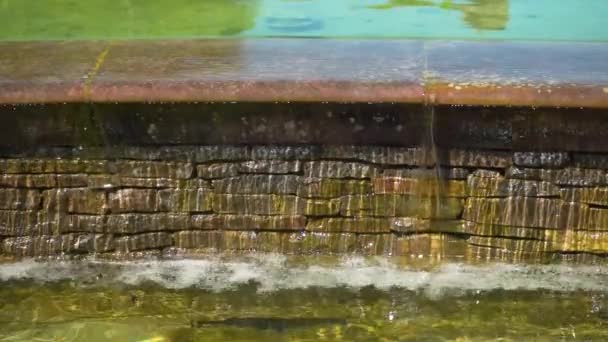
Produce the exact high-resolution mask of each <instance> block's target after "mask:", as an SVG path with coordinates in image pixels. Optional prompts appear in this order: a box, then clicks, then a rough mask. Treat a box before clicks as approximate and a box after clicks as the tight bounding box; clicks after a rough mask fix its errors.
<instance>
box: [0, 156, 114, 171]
mask: <svg viewBox="0 0 608 342" xmlns="http://www.w3.org/2000/svg"><path fill="white" fill-rule="evenodd" d="M109 169H110V163H109V162H107V161H105V160H81V159H0V170H2V172H3V173H5V174H27V173H30V174H39V173H56V174H59V173H87V174H95V173H107V172H108V170H109Z"/></svg>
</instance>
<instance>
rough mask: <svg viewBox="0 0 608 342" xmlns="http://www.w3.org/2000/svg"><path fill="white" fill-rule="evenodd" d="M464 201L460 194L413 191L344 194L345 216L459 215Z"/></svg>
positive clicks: (343, 211)
mask: <svg viewBox="0 0 608 342" xmlns="http://www.w3.org/2000/svg"><path fill="white" fill-rule="evenodd" d="M461 212H462V201H461V200H459V199H456V198H441V199H436V198H429V197H426V198H420V197H416V196H409V195H395V194H380V195H355V196H345V197H342V198H340V214H341V215H343V216H386V217H395V216H403V217H416V218H431V217H432V218H438V219H441V218H444V219H453V218H458V217H459V216H460V213H461Z"/></svg>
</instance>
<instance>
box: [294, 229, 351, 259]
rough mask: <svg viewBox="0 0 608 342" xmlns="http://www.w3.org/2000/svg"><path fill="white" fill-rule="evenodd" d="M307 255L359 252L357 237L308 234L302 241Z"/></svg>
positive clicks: (335, 234)
mask: <svg viewBox="0 0 608 342" xmlns="http://www.w3.org/2000/svg"><path fill="white" fill-rule="evenodd" d="M302 250H303V252H304V253H306V254H346V253H354V252H355V251H356V250H357V235H356V234H353V233H333V234H332V233H320V232H311V233H306V234H305V235H304V237H303V239H302Z"/></svg>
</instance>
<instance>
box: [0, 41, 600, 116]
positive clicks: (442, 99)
mask: <svg viewBox="0 0 608 342" xmlns="http://www.w3.org/2000/svg"><path fill="white" fill-rule="evenodd" d="M0 51H1V52H0V103H4V104H16V103H61V102H164V101H177V102H196V101H213V102H218V101H219V102H221V101H239V102H241V101H248V102H273V101H279V102H287V101H300V102H301V101H306V102H323V101H329V102H400V103H433V104H466V105H501V106H504V105H517V106H556V107H593V108H606V107H608V47H607V46H605V45H603V44H592V43H574V44H573V43H568V44H565V43H536V42H535V43H524V42H517V43H516V42H436V41H435V42H423V41H410V40H331V39H328V40H327V39H324V40H320V39H258V40H185V41H184V40H170V41H118V42H108V41H77V42H8V43H0Z"/></svg>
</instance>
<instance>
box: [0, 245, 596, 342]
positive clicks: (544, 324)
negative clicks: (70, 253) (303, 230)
mask: <svg viewBox="0 0 608 342" xmlns="http://www.w3.org/2000/svg"><path fill="white" fill-rule="evenodd" d="M607 271H608V265H606V264H602V265H587V266H581V265H578V266H576V267H572V266H569V265H568V264H553V265H538V264H529V265H523V264H521V265H508V264H492V263H483V264H462V263H458V262H445V263H440V264H433V263H429V262H427V261H424V260H421V261H418V262H412V261H411V260H410V261H407V260H404V259H397V258H393V259H390V258H361V257H352V256H351V257H344V258H328V257H306V258H302V257H299V258H298V257H285V256H278V255H255V254H252V255H246V256H242V257H235V256H233V257H224V258H220V257H210V258H205V259H198V260H166V261H139V262H135V263H112V262H99V261H94V260H89V261H85V262H78V263H74V264H73V263H71V262H54V263H50V264H47V263H41V262H34V261H22V262H20V263H16V264H6V265H2V266H0V279H1V283H0V284H1V286H0V322H1V323H0V336H2V337H1V338H0V340H1V341H87V342H94V341H259V340H267V341H340V340H344V341H355V340H357V341H396V340H400V341H410V340H417V341H454V340H456V341H488V340H496V341H520V340H539V341H555V340H583V341H603V340H606V339H607V338H608V329H606V325H607V324H608V272H607Z"/></svg>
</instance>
